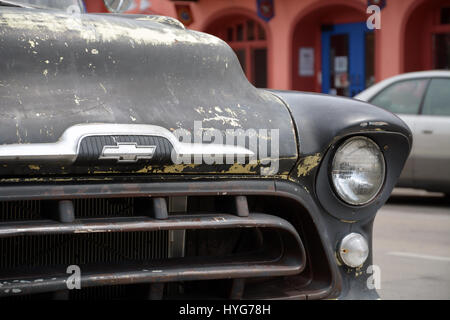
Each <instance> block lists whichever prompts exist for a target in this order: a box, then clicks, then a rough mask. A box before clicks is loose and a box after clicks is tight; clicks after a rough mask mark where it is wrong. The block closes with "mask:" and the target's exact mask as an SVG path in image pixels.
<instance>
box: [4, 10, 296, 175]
mask: <svg viewBox="0 0 450 320" xmlns="http://www.w3.org/2000/svg"><path fill="white" fill-rule="evenodd" d="M0 53H1V57H2V60H1V63H0V175H9V176H11V175H22V174H27V175H30V174H33V175H43V174H78V173H90V174H94V173H115V172H132V173H183V174H184V173H211V174H233V173H235V174H256V175H261V174H265V173H264V172H263V173H262V172H261V170H260V169H261V165H262V164H261V161H260V160H261V159H258V160H257V161H256V163H255V162H254V161H253V164H249V163H244V164H237V163H229V162H227V163H222V164H221V163H220V162H217V163H205V162H204V161H203V162H199V163H192V164H186V163H184V164H179V163H174V161H173V159H171V160H169V157H168V154H169V153H168V152H170V151H171V150H172V149H171V148H175V147H176V149H177V151H179V152H181V151H183V152H184V153H185V154H189V152H190V149H189V145H188V144H187V143H188V142H194V141H193V139H192V141H184V142H186V144H183V145H181V146H175V144H177V142H176V141H175V140H174V139H173V137H171V136H170V134H174V135H175V133H177V132H179V131H180V130H185V131H188V132H190V133H192V136H191V137H194V136H195V134H196V131H195V129H196V127H197V129H198V127H199V125H200V127H201V128H202V129H201V132H203V133H205V132H208V131H211V130H218V131H220V132H221V133H222V135H223V136H224V142H223V144H226V143H225V135H226V132H227V130H229V131H230V132H232V131H233V130H234V131H233V132H236V131H239V130H241V131H240V134H241V135H242V133H243V134H244V135H245V134H249V135H250V136H251V135H254V136H255V135H256V136H257V137H258V143H260V142H264V141H266V142H268V145H267V147H268V148H269V150H270V148H271V143H272V144H273V146H275V144H276V147H277V149H278V151H277V154H275V153H273V154H270V151H269V152H266V155H265V156H266V157H268V158H271V157H273V158H276V159H277V161H279V162H278V166H277V168H276V169H277V171H276V172H275V173H276V174H287V173H288V172H289V170H291V168H292V167H293V166H294V164H295V162H296V159H297V155H298V146H297V141H296V136H295V130H294V125H293V123H292V119H291V116H290V114H289V112H288V110H287V108H286V106H285V105H284V103H283V101H281V100H280V98H277V97H276V96H274V95H273V94H272V93H270V92H268V91H265V90H261V89H257V88H255V87H253V86H252V85H251V84H250V83H249V82H248V81H247V79H246V78H245V75H244V74H243V72H242V69H241V67H240V64H239V62H238V60H237V58H236V56H235V54H234V52H233V50H232V49H231V48H230V47H229V46H228V45H227V44H226V43H225V42H223V41H222V40H220V39H218V38H216V37H213V36H211V35H208V34H205V33H201V32H195V31H191V30H186V29H185V28H184V27H183V25H182V24H181V23H179V22H178V21H177V20H174V19H171V18H165V17H158V16H136V15H130V16H125V15H124V16H115V15H102V14H78V15H69V14H64V13H60V12H53V11H42V10H32V9H21V8H6V7H5V8H3V7H2V8H1V11H0ZM202 137H203V136H202ZM275 138H276V141H275ZM216 139H217V138H214V139H211V138H210V139H209V142H206V143H207V144H208V143H211V141H212V142H214V141H215V140H216ZM176 140H178V141H179V140H180V138H178V137H177V139H176ZM207 140H208V139H207ZM250 140H251V139H249V138H248V137H247V139H246V140H245V141H246V142H245V145H243V146H241V147H239V149H235V150H234V151H233V150H231V149H229V151H230V150H231V151H230V153H233V152H236V153H239V152H241V153H244V154H245V150H249V149H250V148H249V144H250V143H251V142H250ZM74 141H75V142H74ZM230 141H231V140H230ZM236 141H237V140H236ZM197 142H199V141H197ZM200 142H201V143H203V144H204V143H205V142H204V141H200ZM68 144H70V145H71V147H70V148H72V150H73V148H76V150H75V151H74V152H75V153H76V154H75V155H74V154H68V153H70V152H69V151H68V150H69V149H68V148H69V147H68ZM231 144H233V143H231ZM219 145H220V144H219ZM234 145H235V146H237V142H235V143H234ZM105 146H106V147H108V148H110V149H108V150H109V151H113V152H116V151H117V150H113V149H114V148H117V149H120V150H123V152H124V153H125V161H123V163H122V162H121V161H119V160H120V159H121V158H120V157H121V156H122V160H124V159H123V154H122V155H121V156H118V157H115V156H114V154H113V156H112V157H111V154H108V155H109V156H110V158H108V155H106V156H105V154H103V156H104V158H106V159H103V160H105V161H101V160H102V159H99V158H101V157H102V152H103V151H104V147H105ZM152 146H155V148H156V151H155V150H154V153H153V154H152V155H150V154H146V156H147V158H146V157H145V150H147V151H149V152H150V151H151V150H149V149H148V148H149V147H152ZM273 146H272V147H273ZM140 147H144V149H140ZM263 147H264V146H263ZM130 148H131V149H130ZM145 148H147V149H145ZM200 149H201V147H200V148H199V146H198V145H197V146H194V150H197V151H195V152H193V154H192V158H194V157H195V156H196V155H197V156H198V154H194V153H196V152H197V153H198V152H200V153H201V152H203V153H205V152H206V153H208V152H210V153H213V151H214V152H217V150H218V149H217V148H216V149H215V148H212V149H208V148H206V149H205V148H203V149H201V150H203V151H198V150H200ZM120 150H119V151H120ZM129 150H131V151H129ZM133 150H138V151H139V152H142V153H143V154H144V155H142V154H141V155H139V153H137V156H136V154H134V153H133ZM227 150H228V149H227ZM127 152H129V153H130V155H127V154H126V153H127ZM128 156H130V158H129V159H128V158H127V157H128ZM234 156H236V157H237V155H236V154H235V155H234ZM247 156H248V154H247ZM263 156H264V155H263ZM127 159H128V160H131V161H128V162H127V161H126V160H127ZM134 160H135V161H134ZM266 163H267V162H266ZM272 173H274V172H272Z"/></svg>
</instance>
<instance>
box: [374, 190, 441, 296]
mask: <svg viewBox="0 0 450 320" xmlns="http://www.w3.org/2000/svg"><path fill="white" fill-rule="evenodd" d="M373 250H374V264H375V265H378V266H379V267H380V269H381V288H380V289H379V290H378V293H379V294H380V297H381V299H450V199H446V198H444V197H443V195H442V194H439V193H428V192H425V191H416V190H412V189H395V190H394V192H393V195H392V196H391V198H390V199H389V201H388V202H387V203H386V205H385V206H384V207H383V208H381V210H380V211H379V212H378V215H377V217H376V219H375V224H374V242H373Z"/></svg>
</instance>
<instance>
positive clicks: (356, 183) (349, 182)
mask: <svg viewBox="0 0 450 320" xmlns="http://www.w3.org/2000/svg"><path fill="white" fill-rule="evenodd" d="M384 177H385V163H384V157H383V154H382V152H381V150H380V148H379V147H378V145H377V144H376V143H375V142H373V141H372V140H371V139H369V138H366V137H360V136H359V137H353V138H350V139H348V140H347V141H345V142H344V143H343V144H342V145H341V146H340V147H339V148H338V149H337V151H336V153H335V155H334V159H333V164H332V168H331V178H332V181H333V186H334V189H335V191H336V193H337V194H338V195H339V197H340V198H341V199H342V200H344V201H345V202H347V203H348V204H352V205H363V204H366V203H368V202H370V201H371V200H373V198H375V197H376V195H377V194H378V192H379V191H380V189H381V187H382V186H383V182H384Z"/></svg>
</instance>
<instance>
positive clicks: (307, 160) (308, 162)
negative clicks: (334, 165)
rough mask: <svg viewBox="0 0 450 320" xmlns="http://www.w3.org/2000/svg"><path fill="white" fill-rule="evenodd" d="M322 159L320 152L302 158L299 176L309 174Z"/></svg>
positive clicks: (298, 167)
mask: <svg viewBox="0 0 450 320" xmlns="http://www.w3.org/2000/svg"><path fill="white" fill-rule="evenodd" d="M321 159H322V156H321V155H320V153H316V154H315V155H313V156H307V157H304V158H302V159H301V160H300V163H299V164H298V166H297V177H299V178H300V177H305V176H307V175H308V174H309V173H310V172H311V170H313V169H314V168H315V167H317V166H318V165H319V163H320V160H321Z"/></svg>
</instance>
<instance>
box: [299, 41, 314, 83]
mask: <svg viewBox="0 0 450 320" xmlns="http://www.w3.org/2000/svg"><path fill="white" fill-rule="evenodd" d="M298 59H299V64H298V65H299V67H298V74H299V76H301V77H311V76H313V75H314V48H310V47H301V48H300V50H299V57H298Z"/></svg>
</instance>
